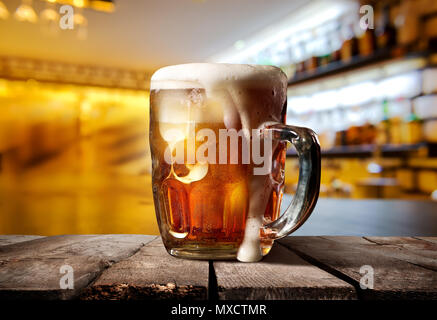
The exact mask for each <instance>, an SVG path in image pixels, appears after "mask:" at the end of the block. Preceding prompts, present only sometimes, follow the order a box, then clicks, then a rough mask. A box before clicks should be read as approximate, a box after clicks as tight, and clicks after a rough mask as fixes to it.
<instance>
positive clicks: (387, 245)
mask: <svg viewBox="0 0 437 320" xmlns="http://www.w3.org/2000/svg"><path fill="white" fill-rule="evenodd" d="M321 238H324V239H328V240H332V241H337V242H340V243H344V244H352V243H359V244H360V245H361V246H362V247H363V248H368V249H371V250H372V253H374V254H381V255H384V256H386V257H392V258H395V259H399V260H403V261H407V262H409V263H412V264H415V265H419V266H422V267H424V268H427V269H431V270H434V271H437V245H436V244H433V243H430V242H426V241H423V240H420V239H414V238H410V237H363V238H358V237H356V239H357V240H354V241H353V242H352V241H351V240H350V239H349V237H342V236H323V237H321ZM358 239H360V240H358ZM358 241H359V242H358Z"/></svg>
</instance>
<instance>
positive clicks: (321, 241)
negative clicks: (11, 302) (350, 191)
mask: <svg viewBox="0 0 437 320" xmlns="http://www.w3.org/2000/svg"><path fill="white" fill-rule="evenodd" d="M65 265H68V266H71V267H72V270H73V277H74V288H73V289H61V287H60V281H61V280H62V277H63V276H65V274H64V273H61V267H62V266H65ZM363 266H367V267H363ZM368 266H370V267H372V268H373V273H374V280H373V289H371V288H367V289H363V288H361V287H360V279H362V277H363V275H364V274H363V272H366V273H368V272H369V271H368V270H369V269H365V270H364V271H363V269H361V268H369V267H368ZM360 270H361V273H360ZM64 283H65V282H64ZM365 283H367V284H368V285H370V284H369V282H365ZM31 298H35V299H82V300H96V299H97V300H101V299H103V300H106V299H190V300H191V299H197V300H205V299H209V300H216V299H224V300H226V299H237V300H240V299H242V300H243V299H437V237H338V236H336V237H330V236H325V237H314V236H313V237H302V236H292V237H287V238H284V239H282V240H279V241H277V243H275V246H274V247H273V249H272V251H271V253H270V254H269V255H268V256H267V257H265V258H264V259H263V260H262V261H261V262H258V263H240V262H236V261H215V262H208V261H194V260H184V259H178V258H174V257H171V256H170V255H169V254H167V252H166V251H165V249H164V247H163V245H162V242H161V239H160V238H159V237H156V236H146V235H76V236H71V235H65V236H55V237H34V236H29V237H26V236H1V237H0V299H31Z"/></svg>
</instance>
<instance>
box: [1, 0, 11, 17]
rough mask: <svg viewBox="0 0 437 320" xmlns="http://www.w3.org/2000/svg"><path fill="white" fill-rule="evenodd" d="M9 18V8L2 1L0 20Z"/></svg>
mask: <svg viewBox="0 0 437 320" xmlns="http://www.w3.org/2000/svg"><path fill="white" fill-rule="evenodd" d="M8 17H9V11H8V8H6V6H5V4H4V3H3V2H1V1H0V19H7V18H8Z"/></svg>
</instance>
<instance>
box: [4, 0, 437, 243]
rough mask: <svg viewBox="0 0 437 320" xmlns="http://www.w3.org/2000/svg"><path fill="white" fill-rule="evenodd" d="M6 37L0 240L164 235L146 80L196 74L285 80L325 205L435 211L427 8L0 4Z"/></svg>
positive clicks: (434, 64)
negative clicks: (318, 163)
mask: <svg viewBox="0 0 437 320" xmlns="http://www.w3.org/2000/svg"><path fill="white" fill-rule="evenodd" d="M64 4H68V5H71V6H72V8H73V9H74V16H73V19H74V25H75V27H74V28H73V29H71V30H63V29H62V28H61V27H60V21H61V19H62V17H63V16H64V15H63V14H62V13H60V7H61V6H62V5H64ZM363 6H365V7H363ZM360 8H364V9H365V10H363V11H362V12H360ZM369 8H370V9H371V11H369V10H370V9H369ZM370 12H371V13H373V19H372V21H373V24H374V26H373V27H374V28H371V27H370V28H367V29H366V28H363V27H362V26H360V21H362V19H363V17H364V16H365V15H366V14H370ZM365 21H366V23H369V21H370V20H368V19H367V20H365ZM0 39H1V40H0V234H12V233H14V234H42V235H54V234H65V233H145V234H157V233H158V228H157V225H156V221H155V213H154V209H153V199H152V192H151V187H150V154H149V147H148V121H149V119H148V112H149V105H148V98H149V89H148V86H149V79H150V76H151V74H152V73H153V72H154V70H156V69H157V68H159V67H161V66H164V65H168V64H176V63H187V62H195V61H210V62H228V63H253V64H271V65H276V66H278V67H281V68H282V69H283V70H284V72H285V73H286V74H287V75H288V77H289V88H288V97H289V98H288V115H287V121H288V122H289V123H290V124H293V125H301V126H306V127H310V128H312V129H314V130H315V131H316V132H317V133H318V135H319V138H320V142H321V146H322V149H323V151H322V154H323V161H322V166H323V171H322V185H321V196H322V197H335V198H351V199H368V198H372V199H374V198H377V199H413V200H425V201H436V200H437V53H436V52H437V2H436V1H435V0H384V1H371V0H369V1H355V0H339V1H334V0H332V1H329V0H326V1H322V0H319V1H317V0H312V1H303V0H293V1H291V0H290V1H279V0H275V1H270V2H265V1H261V0H254V1H249V0H244V1H237V2H234V1H230V0H225V1H217V0H203V1H202V0H181V1H170V0H165V1H159V2H158V1H141V2H137V1H133V0H129V1H128V0H126V1H108V0H107V1H101V0H100V1H85V0H71V1H67V0H66V1H56V0H51V1H42V0H38V1H30V0H22V1H18V0H17V1H15V0H11V1H5V0H2V1H0ZM297 179H298V163H297V158H296V157H295V153H294V150H291V149H290V150H289V152H288V157H287V161H286V180H285V183H286V192H287V193H290V194H292V193H293V192H294V190H295V187H296V183H297Z"/></svg>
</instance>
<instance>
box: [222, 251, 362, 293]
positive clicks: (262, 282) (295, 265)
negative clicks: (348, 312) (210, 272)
mask: <svg viewBox="0 0 437 320" xmlns="http://www.w3.org/2000/svg"><path fill="white" fill-rule="evenodd" d="M214 269H215V275H216V278H217V285H218V292H219V298H220V299H225V300H226V299H234V300H240V299H269V300H271V299H356V297H357V296H356V293H355V289H354V288H353V286H352V285H350V284H348V283H346V282H344V281H342V280H340V279H338V278H336V277H334V276H332V275H331V274H329V273H327V272H325V271H323V270H321V269H319V268H318V267H316V266H313V265H311V264H309V263H308V262H306V261H304V260H303V259H301V258H300V257H298V256H297V255H296V254H294V253H292V252H291V251H289V250H288V249H286V248H285V247H283V246H281V245H278V244H275V246H274V247H273V248H272V250H271V252H270V253H269V254H268V255H267V256H266V257H265V258H264V259H263V260H262V261H261V262H259V263H242V262H232V261H223V262H214Z"/></svg>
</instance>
